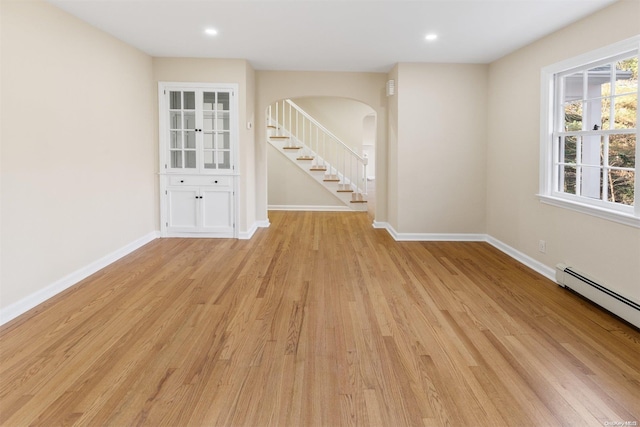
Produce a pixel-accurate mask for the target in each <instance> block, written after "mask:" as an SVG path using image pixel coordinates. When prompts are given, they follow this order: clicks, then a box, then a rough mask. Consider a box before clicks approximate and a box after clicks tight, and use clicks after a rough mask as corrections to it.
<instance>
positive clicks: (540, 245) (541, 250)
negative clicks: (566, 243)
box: [538, 240, 547, 254]
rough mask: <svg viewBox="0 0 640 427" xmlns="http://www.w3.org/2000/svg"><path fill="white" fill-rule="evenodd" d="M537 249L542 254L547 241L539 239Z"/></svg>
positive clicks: (545, 250)
mask: <svg viewBox="0 0 640 427" xmlns="http://www.w3.org/2000/svg"><path fill="white" fill-rule="evenodd" d="M538 251H540V252H542V253H543V254H544V253H546V252H547V242H545V241H544V240H540V241H539V242H538Z"/></svg>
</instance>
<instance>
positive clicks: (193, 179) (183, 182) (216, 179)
mask: <svg viewBox="0 0 640 427" xmlns="http://www.w3.org/2000/svg"><path fill="white" fill-rule="evenodd" d="M231 180H232V177H230V176H170V177H169V185H170V186H172V187H173V186H176V187H177V186H188V185H212V186H216V187H231V182H232V181H231Z"/></svg>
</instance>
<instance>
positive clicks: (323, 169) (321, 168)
mask: <svg viewBox="0 0 640 427" xmlns="http://www.w3.org/2000/svg"><path fill="white" fill-rule="evenodd" d="M309 170H311V171H323V172H324V171H326V170H327V168H325V167H317V168H311V169H309Z"/></svg>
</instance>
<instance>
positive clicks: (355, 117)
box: [293, 96, 375, 155]
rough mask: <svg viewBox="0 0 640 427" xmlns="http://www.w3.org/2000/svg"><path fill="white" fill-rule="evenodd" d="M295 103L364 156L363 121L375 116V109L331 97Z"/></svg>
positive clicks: (297, 100) (299, 99) (357, 102)
mask: <svg viewBox="0 0 640 427" xmlns="http://www.w3.org/2000/svg"><path fill="white" fill-rule="evenodd" d="M293 102H295V103H296V104H297V105H299V106H300V107H301V108H302V109H303V110H305V111H306V112H307V113H309V114H310V115H311V116H312V117H313V118H314V119H316V120H317V121H318V122H319V123H320V124H322V125H323V126H324V127H326V128H327V129H329V130H330V131H331V133H333V134H334V135H335V136H337V137H338V138H340V139H341V140H342V142H344V143H345V144H347V145H348V146H349V147H351V148H352V149H353V150H354V151H355V152H356V153H358V154H360V155H362V140H363V138H364V123H363V121H364V118H365V117H366V116H367V115H369V114H375V111H373V108H371V107H370V106H368V105H367V104H363V103H362V102H359V101H354V100H352V99H347V98H336V97H329V96H321V97H306V98H296V99H294V100H293Z"/></svg>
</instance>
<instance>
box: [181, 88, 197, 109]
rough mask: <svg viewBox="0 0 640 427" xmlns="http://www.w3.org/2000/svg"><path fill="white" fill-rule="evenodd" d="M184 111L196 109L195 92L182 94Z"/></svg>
mask: <svg viewBox="0 0 640 427" xmlns="http://www.w3.org/2000/svg"><path fill="white" fill-rule="evenodd" d="M184 109H185V110H195V109H196V93H195V92H185V93H184Z"/></svg>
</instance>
